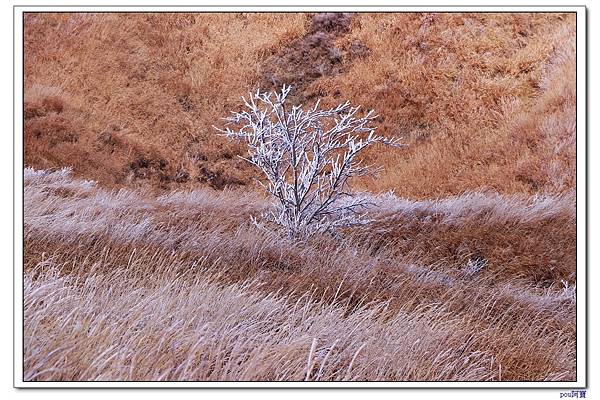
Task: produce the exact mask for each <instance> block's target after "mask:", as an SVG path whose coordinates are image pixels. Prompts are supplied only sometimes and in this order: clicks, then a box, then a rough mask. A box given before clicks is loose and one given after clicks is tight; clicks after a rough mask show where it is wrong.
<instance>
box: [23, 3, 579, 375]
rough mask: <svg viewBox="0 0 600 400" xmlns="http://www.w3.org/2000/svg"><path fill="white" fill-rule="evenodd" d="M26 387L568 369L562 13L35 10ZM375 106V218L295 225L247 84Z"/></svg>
mask: <svg viewBox="0 0 600 400" xmlns="http://www.w3.org/2000/svg"><path fill="white" fill-rule="evenodd" d="M24 40H25V44H24V46H25V64H24V68H25V104H24V118H25V121H24V126H25V128H24V146H25V149H24V151H25V164H26V166H27V167H26V168H25V170H24V207H25V210H24V235H25V237H24V252H25V261H24V371H25V376H24V379H25V380H32V381H43V380H53V381H72V380H76V381H85V380H130V381H134V380H192V381H198V380H220V381H224V380H226V381H229V380H231V381H237V380H245V381H248V380H260V381H265V380H266V381H276V380H287V381H303V380H310V381H313V380H358V381H376V380H393V381H500V380H501V381H560V380H574V379H575V372H576V371H575V365H576V360H575V350H576V329H575V328H576V327H575V315H576V314H575V311H576V310H575V306H576V303H575V294H576V285H577V279H576V273H575V271H576V268H575V267H576V265H575V256H576V254H575V253H576V251H575V244H576V229H575V185H576V182H575V101H576V98H575V16H574V15H573V14H543V13H538V14H525V13H511V14H485V13H474V14H468V13H433V14H421V13H406V14H392V13H388V14H333V15H331V14H296V13H287V14H237V13H228V14H127V13H123V14H110V13H106V14H68V13H62V14H52V13H44V14H40V13H30V14H27V15H26V17H25V37H24ZM284 83H285V84H291V85H292V86H293V87H294V88H295V90H294V92H293V97H292V100H293V101H294V102H298V103H302V104H307V105H311V104H313V103H314V102H315V101H316V100H317V99H319V98H320V99H322V103H323V104H325V105H327V106H333V105H336V104H338V103H340V102H343V101H345V100H350V101H351V102H352V103H353V104H361V105H363V106H364V107H365V108H367V109H371V108H372V109H375V110H376V111H377V112H378V114H379V117H378V119H377V121H376V123H377V125H378V132H379V133H381V134H384V135H386V136H388V137H402V138H403V139H402V141H403V143H404V144H405V145H406V146H404V147H402V148H401V149H391V150H390V149H389V148H382V147H379V146H375V147H373V148H371V149H369V150H367V152H366V153H365V154H364V159H365V161H367V162H369V163H373V164H376V165H381V166H382V167H383V168H382V169H381V170H380V171H379V172H378V173H377V174H375V175H372V176H367V177H361V178H358V179H357V180H356V181H355V182H354V186H353V189H354V190H356V191H357V192H360V193H361V194H360V195H361V196H365V197H366V198H368V199H370V202H371V204H372V205H371V206H370V207H369V209H368V214H369V217H370V218H371V219H372V222H371V223H370V224H368V225H363V226H357V227H352V228H347V229H346V230H344V231H343V234H342V239H340V238H339V237H336V238H334V237H331V236H329V235H326V234H323V235H319V236H316V237H313V238H311V239H309V240H304V241H294V240H291V239H284V238H282V237H280V236H279V235H278V234H277V233H275V232H269V231H267V230H263V229H260V228H258V227H257V226H255V225H253V224H252V223H251V217H253V216H258V215H260V214H261V212H263V211H264V210H266V209H267V208H268V207H269V203H268V200H267V199H266V197H265V195H264V194H263V192H262V191H261V190H260V187H259V186H258V185H257V184H256V182H255V178H257V177H258V176H259V175H258V173H257V171H256V170H255V169H254V168H253V167H252V166H251V165H249V164H248V163H246V162H245V161H244V160H242V159H240V158H239V157H238V156H240V155H244V154H245V147H244V146H243V145H242V144H239V143H235V142H231V141H228V140H227V139H226V138H224V137H222V136H220V135H218V132H216V131H215V130H214V128H213V127H212V126H213V125H215V124H219V118H221V117H224V116H227V114H228V113H229V111H232V110H238V109H239V108H240V106H241V100H240V96H242V95H244V94H246V93H247V92H248V91H250V90H255V89H256V88H258V87H261V88H262V89H268V90H271V89H275V88H278V87H280V86H281V85H283V84H284Z"/></svg>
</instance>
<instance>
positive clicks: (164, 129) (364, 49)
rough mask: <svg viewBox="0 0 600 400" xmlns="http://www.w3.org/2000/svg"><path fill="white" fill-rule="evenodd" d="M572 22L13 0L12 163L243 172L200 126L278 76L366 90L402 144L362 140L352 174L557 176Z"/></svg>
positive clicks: (466, 181)
mask: <svg viewBox="0 0 600 400" xmlns="http://www.w3.org/2000/svg"><path fill="white" fill-rule="evenodd" d="M574 33H575V19H574V15H569V14H542V13H538V14H520V13H512V14H463V13H452V14H449V13H436V14H420V13H405V14H352V15H312V14H294V13H288V14H233V13H232V14H160V15H159V14H110V13H108V14H68V13H63V14H50V13H48V14H28V15H27V16H26V18H25V79H26V83H25V163H26V164H27V165H32V166H35V167H38V168H53V167H59V166H64V165H72V166H73V167H74V172H75V173H76V174H77V175H79V176H83V177H86V178H88V179H90V178H91V179H95V180H98V181H99V182H100V183H101V184H103V185H107V186H136V187H137V186H151V187H155V188H164V189H168V188H180V187H185V188H189V187H195V186H199V185H210V186H212V187H215V188H223V187H226V186H237V185H246V184H250V183H251V182H252V177H253V176H254V175H255V173H254V172H253V171H251V169H250V167H249V166H248V165H246V164H245V163H244V162H243V161H242V160H239V159H238V158H237V157H236V156H237V155H238V154H242V153H243V147H241V146H239V145H237V144H235V143H229V142H227V141H226V140H224V139H223V138H221V137H219V136H218V135H216V133H215V132H214V130H213V129H212V128H211V126H212V125H213V124H218V123H219V118H220V117H222V116H225V115H227V114H228V111H229V110H232V109H236V108H237V107H239V105H240V101H239V96H241V95H243V94H245V93H246V92H247V91H248V90H251V89H254V88H256V87H257V86H262V87H263V88H271V87H275V86H277V85H280V84H282V83H290V84H292V85H295V86H297V87H298V92H297V93H296V97H295V99H296V100H299V101H306V102H311V101H314V99H315V98H316V97H323V98H324V103H325V104H333V103H336V102H338V101H343V100H346V99H349V100H351V101H352V102H353V103H356V104H363V105H364V106H365V107H367V108H374V109H375V110H376V111H378V113H379V114H380V116H381V117H380V120H379V121H378V123H379V126H380V130H381V133H383V134H387V135H394V136H403V137H404V138H405V142H406V143H407V144H409V145H410V146H408V147H407V149H406V150H403V151H396V152H386V153H384V152H382V151H379V150H378V149H374V150H373V151H371V152H370V153H369V154H367V158H369V159H370V160H372V161H374V162H376V163H380V164H383V165H384V166H385V170H384V171H383V172H382V174H380V176H378V177H377V179H372V178H370V179H365V180H363V181H362V182H360V183H359V186H361V187H362V188H367V189H369V190H372V191H381V190H389V189H395V190H396V192H397V193H399V194H402V195H403V196H406V197H410V198H426V197H432V196H444V195H453V194H458V193H462V192H464V191H468V190H474V189H478V188H491V189H494V190H496V191H499V192H501V193H506V194H511V193H518V192H525V193H535V192H539V191H553V192H556V191H559V192H560V191H565V190H570V189H572V188H573V187H574V127H575V114H574V110H575V108H574V107H575V79H574V74H575V58H574V50H575V49H574V41H575V35H574ZM423 182H427V184H426V185H425V184H423Z"/></svg>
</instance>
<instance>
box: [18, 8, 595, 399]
mask: <svg viewBox="0 0 600 400" xmlns="http://www.w3.org/2000/svg"><path fill="white" fill-rule="evenodd" d="M53 11H56V12H315V11H330V12H398V13H400V12H490V13H493V12H556V13H558V12H573V13H576V15H577V17H576V25H577V34H576V50H577V54H576V60H577V61H576V63H577V66H576V76H577V79H576V93H577V123H576V146H577V156H576V157H577V178H578V179H577V181H578V185H577V189H576V205H577V278H578V279H577V281H578V282H577V293H576V295H577V306H576V307H577V370H576V376H577V378H576V381H560V382H432V381H426V382H395V381H388V382H386V381H378V382H289V381H288V382H245V381H240V382H234V381H229V382H208V381H207V382H204V381H198V382H179V381H178V382H173V381H171V382H157V381H152V382H149V381H140V382H134V381H107V382H97V381H90V382H29V381H24V380H23V160H24V157H23V151H24V150H23V86H24V76H23V56H24V54H23V14H24V13H26V12H53ZM586 22H587V19H586V7H585V6H470V5H460V6H443V5H439V6H438V5H436V6H333V5H332V6H317V5H286V6H281V5H279V6H256V5H248V6H229V5H204V6H187V5H186V6H157V5H153V6H141V5H124V6H112V5H98V6H50V5H36V6H27V5H17V6H14V7H13V52H14V53H13V62H14V63H13V68H14V69H13V85H14V86H13V102H14V103H13V136H14V141H13V143H14V148H13V155H14V164H13V182H14V187H13V190H14V192H13V200H14V209H13V212H14V226H13V234H14V236H13V241H14V247H13V251H14V254H13V263H14V265H13V292H14V296H13V299H14V300H13V301H14V304H13V306H14V307H13V308H14V314H13V317H14V321H13V329H14V332H13V335H14V336H13V354H14V357H13V359H14V367H13V385H14V387H16V388H430V389H431V388H460V389H467V388H469V389H470V388H473V389H475V388H478V389H483V388H489V389H501V388H521V389H525V388H527V389H551V388H554V389H569V390H570V389H583V388H586V387H587V384H588V379H587V377H588V354H587V349H588V342H587V322H588V318H587V300H588V297H587V277H588V276H587V250H588V247H587V244H588V242H587V240H588V239H587V211H588V205H587V191H588V187H587V179H588V177H587V68H586V67H587V26H586Z"/></svg>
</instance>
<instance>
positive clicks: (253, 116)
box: [216, 85, 399, 238]
mask: <svg viewBox="0 0 600 400" xmlns="http://www.w3.org/2000/svg"><path fill="white" fill-rule="evenodd" d="M290 89H291V87H290V86H285V85H284V86H283V88H282V89H281V91H279V92H274V93H267V92H265V93H261V92H260V91H257V92H256V93H251V94H250V97H249V98H248V99H246V98H245V97H242V100H243V101H244V105H245V107H246V109H245V110H244V111H241V112H232V115H231V116H230V117H228V118H224V119H225V120H226V121H227V122H228V124H232V125H233V126H234V128H231V127H227V128H225V129H220V128H216V129H218V130H219V131H220V132H222V133H223V134H225V135H226V136H227V137H228V138H230V139H238V140H242V141H244V142H246V143H247V145H248V153H249V155H248V157H247V158H244V159H245V160H246V161H248V162H250V163H252V164H254V165H255V166H256V167H258V168H259V169H260V170H261V171H262V173H263V175H264V178H266V182H264V180H263V181H260V180H259V182H260V184H261V185H262V186H263V187H264V188H265V190H266V191H267V192H269V193H270V194H271V195H272V196H273V199H274V207H273V209H272V210H271V211H270V212H269V213H267V215H265V217H266V218H267V219H268V220H270V221H272V222H275V223H277V224H278V225H280V226H282V227H283V228H284V229H285V231H286V232H287V233H288V235H289V236H290V237H292V238H301V237H307V236H310V235H312V234H314V233H316V232H324V231H336V230H337V228H339V227H344V226H350V225H353V224H361V223H364V222H365V221H366V219H365V218H364V213H363V212H362V210H361V209H362V208H363V207H364V206H365V205H366V204H367V201H366V200H365V199H364V197H361V198H360V199H359V198H358V197H356V196H354V195H353V193H352V192H351V191H350V190H349V187H348V179H349V178H352V177H355V176H359V175H363V174H365V173H366V172H368V171H369V167H368V166H364V165H362V163H361V161H360V160H359V159H358V158H357V155H358V154H359V153H360V152H361V151H362V150H363V149H365V148H366V147H368V146H370V145H373V144H375V143H383V144H387V145H392V146H399V142H398V140H396V139H388V138H385V137H383V136H378V135H376V134H375V127H373V126H371V123H372V121H373V119H375V118H376V117H377V116H376V115H375V114H374V112H373V110H371V111H369V112H367V113H366V114H365V115H363V116H362V117H358V115H357V114H358V111H359V109H360V106H358V107H352V106H351V105H350V103H349V102H345V103H343V104H340V105H338V106H337V107H335V108H331V109H325V110H322V109H320V108H319V101H317V103H316V104H315V105H314V107H312V108H309V109H306V110H305V109H303V108H302V106H291V107H290V106H289V105H288V104H286V98H287V96H288V94H289V92H290Z"/></svg>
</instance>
